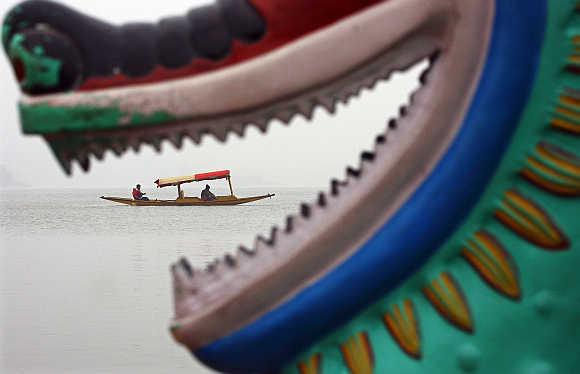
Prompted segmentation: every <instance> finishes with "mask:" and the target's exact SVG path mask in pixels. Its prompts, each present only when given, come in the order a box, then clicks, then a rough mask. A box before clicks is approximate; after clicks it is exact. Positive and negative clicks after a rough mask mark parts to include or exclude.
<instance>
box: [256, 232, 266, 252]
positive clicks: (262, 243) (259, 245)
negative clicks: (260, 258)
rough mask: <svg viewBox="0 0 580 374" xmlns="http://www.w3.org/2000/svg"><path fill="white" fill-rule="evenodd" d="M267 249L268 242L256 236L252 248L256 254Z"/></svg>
mask: <svg viewBox="0 0 580 374" xmlns="http://www.w3.org/2000/svg"><path fill="white" fill-rule="evenodd" d="M268 247H270V245H269V244H268V240H267V239H266V238H264V237H263V236H262V235H258V236H257V237H256V240H255V242H254V248H255V250H256V252H259V251H261V250H264V249H266V248H268Z"/></svg>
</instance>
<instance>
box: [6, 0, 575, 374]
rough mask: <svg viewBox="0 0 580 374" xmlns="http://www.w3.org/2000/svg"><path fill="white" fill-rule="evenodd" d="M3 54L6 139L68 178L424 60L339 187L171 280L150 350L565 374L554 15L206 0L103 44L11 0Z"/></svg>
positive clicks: (43, 5)
mask: <svg viewBox="0 0 580 374" xmlns="http://www.w3.org/2000/svg"><path fill="white" fill-rule="evenodd" d="M2 41H3V44H4V47H5V49H6V52H7V54H8V57H9V59H10V61H11V62H12V65H13V66H14V70H15V74H16V77H17V78H18V81H19V82H20V87H21V88H22V91H23V93H24V95H23V98H22V101H21V103H20V110H21V121H22V129H23V131H24V133H26V134H35V135H41V136H43V137H44V138H45V139H46V140H47V142H48V143H49V145H50V147H51V149H52V150H53V152H54V154H55V155H56V157H57V159H58V160H59V162H60V164H61V165H62V167H63V169H64V170H65V172H67V173H70V172H71V163H72V162H78V163H79V165H80V166H81V167H82V168H83V169H84V170H89V168H90V160H91V158H93V157H95V158H97V159H101V158H102V157H103V154H104V152H105V151H107V150H111V151H113V152H115V153H116V154H122V153H124V152H125V151H126V150H128V149H129V148H135V149H138V148H139V147H140V146H141V145H142V144H143V143H147V144H150V145H152V146H153V147H155V148H159V146H160V143H161V141H163V140H169V141H170V142H171V143H173V144H174V145H176V146H177V147H181V143H182V140H183V139H184V138H185V137H189V138H191V139H193V140H194V141H195V142H199V140H200V138H201V136H203V135H204V134H212V135H214V136H216V137H217V138H218V139H220V140H224V139H225V138H226V136H227V134H228V133H229V132H236V133H239V134H242V133H243V132H244V131H245V129H246V128H247V127H248V126H257V127H258V128H260V129H262V130H264V131H266V129H267V126H268V124H269V122H270V121H271V120H272V119H280V120H282V121H284V122H288V121H290V119H291V118H292V117H293V116H294V115H302V116H304V117H306V118H311V115H312V112H313V110H314V108H315V107H317V106H322V107H324V108H326V109H327V110H328V111H330V112H332V113H333V112H334V109H335V105H336V103H337V102H339V101H345V102H346V101H347V100H348V99H349V98H350V97H351V96H353V95H355V94H356V93H358V92H359V91H360V90H361V89H363V88H372V87H373V86H374V84H375V83H376V82H377V81H379V80H382V79H387V78H388V77H389V76H390V75H391V73H393V72H395V71H400V70H405V69H407V68H408V67H410V66H412V65H414V64H416V63H418V62H419V61H421V60H424V59H428V60H429V62H430V65H429V67H428V69H427V71H425V73H424V74H423V75H422V76H421V87H420V89H418V90H417V91H416V92H415V93H414V94H413V95H412V97H411V100H410V104H409V105H408V106H405V107H403V108H401V111H400V116H399V118H395V119H392V120H390V121H389V125H388V128H387V129H386V130H385V132H384V133H382V134H379V135H378V136H377V138H376V145H375V148H374V149H373V151H372V152H363V153H362V155H361V163H360V167H359V168H357V169H353V168H348V169H347V173H346V176H345V178H344V179H341V180H334V181H332V182H331V186H330V188H329V191H327V192H324V193H321V194H320V195H319V197H318V199H317V201H315V202H313V203H312V204H304V205H302V206H301V207H300V208H299V212H298V213H297V214H296V215H294V216H291V217H288V219H287V223H286V225H285V227H283V228H280V229H279V228H273V229H272V233H271V236H270V237H268V238H263V237H258V239H257V240H256V244H255V246H254V248H252V249H247V248H240V249H239V251H238V252H237V253H236V255H235V256H231V255H228V256H226V257H225V258H223V259H219V260H217V261H216V262H215V263H213V264H211V265H210V266H208V268H207V269H205V270H199V269H194V268H192V266H191V265H190V264H189V263H188V262H187V260H186V259H181V260H180V261H178V262H177V263H176V264H174V265H173V266H172V271H173V276H174V292H175V317H174V319H173V321H172V323H171V333H172V334H173V336H174V337H175V339H176V340H177V341H178V342H180V343H181V344H183V345H185V346H186V347H187V348H188V349H189V350H191V351H192V352H193V354H194V355H196V356H197V357H198V358H199V359H200V360H201V361H203V362H204V363H206V364H207V365H209V366H211V367H213V368H215V369H216V370H220V371H224V372H231V373H253V372H264V373H265V372H274V371H284V372H288V373H292V372H299V373H342V372H351V373H356V374H358V373H371V372H377V373H390V372H396V373H407V372H408V373H415V372H443V373H453V372H474V371H478V372H485V373H498V372H510V373H532V372H533V373H572V372H577V371H578V370H579V369H578V368H579V366H580V355H579V353H578V349H577V347H578V344H579V343H580V329H579V328H578V326H580V286H579V282H578V280H579V275H578V274H579V273H578V266H579V265H580V244H579V243H580V219H579V218H580V201H579V197H580V159H579V158H578V157H579V155H580V138H579V134H580V91H579V89H580V78H579V76H578V73H579V72H580V3H578V2H577V1H574V0H561V1H555V0H554V1H548V0H526V1H524V0H429V1H426V0H384V1H381V0H340V1H331V0H318V1H316V2H312V1H306V0H218V1H217V2H216V3H213V4H210V5H207V6H204V7H200V8H196V9H193V10H191V11H189V12H188V13H187V14H185V15H183V16H178V17H171V18H165V19H162V20H161V21H159V22H158V23H156V24H149V23H136V24H126V25H121V26H115V25H111V24H108V23H106V22H103V21H100V20H97V19H94V18H91V17H89V16H86V15H83V14H81V13H78V12H76V11H74V10H71V9H69V8H67V7H64V6H62V5H59V4H57V3H53V2H50V1H41V0H32V1H26V2H24V3H22V4H21V5H19V6H17V7H15V8H14V9H13V10H12V11H11V12H10V13H9V14H8V15H7V17H6V20H5V23H4V26H3V33H2ZM354 190H356V191H357V193H356V194H355V193H351V191H354Z"/></svg>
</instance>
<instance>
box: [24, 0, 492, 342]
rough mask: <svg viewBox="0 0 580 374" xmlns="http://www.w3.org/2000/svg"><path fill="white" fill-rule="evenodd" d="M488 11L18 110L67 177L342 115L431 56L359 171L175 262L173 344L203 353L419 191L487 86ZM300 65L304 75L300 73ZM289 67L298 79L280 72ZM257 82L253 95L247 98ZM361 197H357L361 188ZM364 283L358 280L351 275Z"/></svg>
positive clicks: (374, 16)
mask: <svg viewBox="0 0 580 374" xmlns="http://www.w3.org/2000/svg"><path fill="white" fill-rule="evenodd" d="M491 3H492V2H485V1H448V0H437V1H427V2H426V1H424V0H391V1H386V2H381V3H379V4H377V5H374V6H372V7H369V8H367V9H365V10H362V11H360V12H358V13H356V14H354V15H351V16H350V17H348V18H347V19H346V20H344V21H342V22H341V23H337V24H332V25H330V26H327V27H325V28H322V29H320V30H318V31H316V32H314V33H311V34H309V35H307V36H305V37H303V38H301V39H298V40H296V41H294V42H293V43H290V44H288V45H286V46H283V47H281V48H279V49H277V50H274V51H272V52H270V53H268V54H266V55H264V56H262V57H257V58H255V59H252V60H249V61H247V62H244V63H241V64H239V65H236V66H232V67H227V68H224V69H220V70H217V71H215V72H212V73H208V74H204V75H200V76H195V77H192V78H187V79H182V80H173V81H167V82H165V83H157V84H148V85H140V86H135V87H132V86H128V87H124V88H111V89H106V90H99V91H89V92H77V93H71V94H58V95H48V96H38V97H27V98H25V99H24V100H23V102H22V106H21V108H22V120H23V126H24V131H25V132H28V133H36V134H41V135H43V136H44V137H45V138H46V139H47V141H48V142H49V144H50V145H51V147H52V149H53V151H54V153H55V155H56V156H57V158H58V159H59V161H60V163H61V165H62V166H63V168H64V169H65V171H66V172H67V173H70V171H71V163H72V162H73V161H77V162H78V163H79V165H80V166H81V167H82V168H83V169H84V170H86V171H88V170H89V168H90V158H91V155H93V156H95V157H96V158H97V159H102V158H103V155H104V153H105V151H107V150H112V151H113V152H114V153H116V154H118V155H121V154H123V153H124V152H126V151H127V150H128V149H129V148H133V149H136V150H137V149H139V147H140V146H141V145H142V144H144V143H146V144H151V145H152V146H153V147H155V148H156V149H160V145H161V142H162V141H163V140H164V139H167V140H169V141H170V142H171V143H172V144H174V145H175V146H176V147H177V148H180V147H181V145H182V141H183V139H184V138H186V137H188V138H191V139H192V140H193V141H194V142H196V143H198V142H199V141H200V139H201V137H202V136H203V135H204V134H212V135H214V136H215V137H217V138H218V139H219V140H222V141H223V140H225V139H226V137H227V135H228V133H230V132H235V133H237V134H239V135H243V133H244V131H245V129H246V128H247V127H248V126H257V127H258V128H260V129H261V130H262V131H264V132H265V131H266V130H267V127H268V124H269V123H270V121H272V120H273V119H279V120H281V121H282V122H285V123H287V122H289V121H290V120H291V119H292V118H293V116H295V115H303V116H304V117H306V118H308V119H310V118H311V116H312V113H313V111H314V109H315V108H316V107H317V106H322V107H324V108H326V109H327V110H328V111H329V112H331V113H333V112H334V110H335V106H336V103H337V102H339V101H343V102H346V101H347V100H348V99H349V98H350V97H351V96H353V95H355V94H357V93H358V92H359V91H360V90H361V89H363V88H372V87H373V86H374V84H375V83H376V82H377V81H379V80H382V79H386V78H388V77H389V76H390V75H391V74H392V73H393V72H395V71H401V70H405V69H407V68H409V67H411V66H413V65H415V64H417V63H419V62H420V61H423V60H425V59H428V60H429V66H428V69H427V70H426V71H425V72H424V73H423V74H422V75H421V86H420V88H419V89H418V90H417V91H416V92H414V93H413V94H412V96H411V98H410V103H409V105H408V106H404V107H402V108H401V111H400V116H399V118H397V119H393V120H391V121H390V122H389V123H388V128H387V130H386V131H385V132H384V133H382V134H379V135H378V136H377V138H376V146H375V149H374V150H373V151H372V152H363V153H362V155H361V163H360V166H359V167H358V168H356V169H354V168H348V169H347V176H346V178H345V179H342V180H333V181H332V183H331V186H330V190H329V191H328V192H327V193H321V194H320V195H319V196H318V199H317V201H316V202H315V203H314V204H311V205H307V204H304V205H302V206H301V207H300V212H299V214H297V215H296V216H291V217H288V219H287V222H286V225H285V227H284V228H282V229H278V228H276V227H275V228H273V229H272V232H271V234H270V236H269V237H268V238H263V237H259V238H258V239H257V240H256V244H255V246H254V248H252V249H246V248H240V249H239V251H238V252H237V253H236V254H235V255H226V256H225V257H224V258H223V259H219V260H217V261H216V262H215V263H212V264H211V265H209V266H208V267H207V268H206V269H205V270H197V269H193V268H192V267H191V266H190V264H189V263H188V262H187V260H186V259H181V260H180V261H179V262H177V263H176V264H175V265H173V266H172V271H173V275H174V289H175V319H174V321H173V324H172V332H173V334H174V336H175V338H176V339H177V340H179V341H180V342H182V343H184V344H185V345H187V346H188V347H189V348H190V349H192V350H196V349H198V348H201V347H204V346H206V345H208V344H210V343H212V342H213V341H215V340H216V339H220V338H222V337H224V336H227V335H228V334H230V333H232V332H235V331H236V330H238V329H240V328H241V327H243V326H244V325H246V324H248V323H251V322H252V321H254V320H256V319H257V318H259V317H260V316H262V315H264V314H265V313H267V312H269V311H271V310H272V309H274V308H276V307H277V306H279V305H281V304H283V303H284V302H285V301H287V300H289V299H291V298H292V297H293V296H295V295H296V294H297V293H299V292H300V291H301V290H303V289H304V288H306V287H308V286H309V285H311V284H313V283H314V282H316V281H317V280H318V279H319V278H321V277H322V276H324V275H325V274H326V273H327V272H328V271H329V270H330V269H332V268H334V267H335V266H337V264H340V263H341V262H343V261H344V260H345V259H347V258H348V257H349V256H351V255H352V254H353V253H354V252H355V250H356V249H357V248H359V247H360V246H361V245H362V244H363V243H365V242H367V241H369V240H371V239H372V237H373V235H374V234H375V233H376V232H377V230H378V229H379V228H380V227H381V226H382V225H384V224H385V222H387V221H388V220H389V218H390V217H391V216H392V215H393V214H394V212H395V211H396V210H397V209H398V208H400V207H401V205H402V204H403V203H404V202H405V201H406V199H408V198H409V196H410V195H411V194H412V193H413V192H414V191H415V190H416V189H417V188H418V186H419V185H420V184H421V182H422V181H423V180H424V179H425V178H426V177H427V176H428V175H429V173H430V172H431V170H432V169H433V167H434V165H436V163H437V162H438V161H439V160H440V159H441V158H442V157H443V155H444V153H445V151H446V150H447V149H448V147H449V145H450V144H451V142H452V140H453V139H454V137H455V136H456V134H457V132H458V130H459V128H460V124H461V121H462V120H463V118H464V116H465V113H466V110H467V107H468V105H469V102H470V100H471V98H472V95H473V92H474V87H475V84H476V82H477V81H478V78H479V75H480V72H481V69H482V64H483V60H484V58H485V55H486V48H482V46H486V45H487V43H488V38H489V34H490V31H489V30H490V28H491V19H492V10H493V4H491ZM295 67H298V68H295ZM284 71H293V72H295V74H293V75H289V74H281V73H280V72H284ZM248 87H252V88H253V89H252V90H251V93H248ZM355 191H356V193H355ZM353 281H355V280H353Z"/></svg>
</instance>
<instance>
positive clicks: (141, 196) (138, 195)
mask: <svg viewBox="0 0 580 374" xmlns="http://www.w3.org/2000/svg"><path fill="white" fill-rule="evenodd" d="M133 199H135V200H149V198H148V197H146V196H145V192H141V185H140V184H138V185H136V186H135V188H133Z"/></svg>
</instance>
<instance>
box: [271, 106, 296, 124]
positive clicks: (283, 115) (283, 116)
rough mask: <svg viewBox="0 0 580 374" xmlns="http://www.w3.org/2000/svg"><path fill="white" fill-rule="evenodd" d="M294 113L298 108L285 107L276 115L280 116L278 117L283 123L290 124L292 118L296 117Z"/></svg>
mask: <svg viewBox="0 0 580 374" xmlns="http://www.w3.org/2000/svg"><path fill="white" fill-rule="evenodd" d="M294 114H296V110H294V109H292V108H291V109H284V110H282V111H280V112H278V115H277V116H276V117H278V119H279V120H280V121H282V123H284V124H288V123H290V121H291V120H292V117H294Z"/></svg>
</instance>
